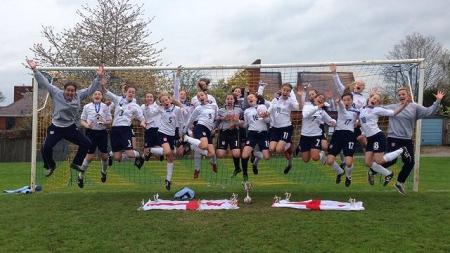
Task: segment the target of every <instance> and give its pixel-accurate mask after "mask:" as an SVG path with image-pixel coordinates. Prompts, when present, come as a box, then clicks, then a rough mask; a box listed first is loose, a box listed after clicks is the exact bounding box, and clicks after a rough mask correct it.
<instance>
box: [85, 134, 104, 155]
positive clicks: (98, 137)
mask: <svg viewBox="0 0 450 253" xmlns="http://www.w3.org/2000/svg"><path fill="white" fill-rule="evenodd" d="M86 137H88V138H89V140H90V141H91V145H90V146H89V148H88V154H94V153H95V150H96V149H97V148H98V150H99V151H100V152H101V153H108V132H107V131H106V130H92V129H86Z"/></svg>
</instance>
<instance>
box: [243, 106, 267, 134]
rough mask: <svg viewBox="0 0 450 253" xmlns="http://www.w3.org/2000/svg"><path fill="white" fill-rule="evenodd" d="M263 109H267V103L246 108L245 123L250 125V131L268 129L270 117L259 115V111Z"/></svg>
mask: <svg viewBox="0 0 450 253" xmlns="http://www.w3.org/2000/svg"><path fill="white" fill-rule="evenodd" d="M264 108H265V109H264ZM263 111H267V107H266V106H265V105H258V106H252V107H249V108H247V109H245V111H244V124H245V125H246V126H247V127H248V130H249V131H257V132H262V131H267V123H269V120H270V119H269V117H266V118H263V117H261V116H259V113H260V112H263Z"/></svg>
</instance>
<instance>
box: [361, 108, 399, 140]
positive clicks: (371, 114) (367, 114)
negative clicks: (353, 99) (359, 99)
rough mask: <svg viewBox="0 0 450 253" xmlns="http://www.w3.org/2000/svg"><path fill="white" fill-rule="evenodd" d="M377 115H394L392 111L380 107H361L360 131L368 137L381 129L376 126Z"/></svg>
mask: <svg viewBox="0 0 450 253" xmlns="http://www.w3.org/2000/svg"><path fill="white" fill-rule="evenodd" d="M379 116H388V117H391V116H394V111H393V110H389V109H384V108H382V107H371V106H365V107H364V108H362V109H361V113H360V114H359V121H360V122H361V131H362V133H363V134H364V135H365V136H366V137H370V136H373V135H375V134H377V133H379V132H381V129H380V128H379V127H378V117H379Z"/></svg>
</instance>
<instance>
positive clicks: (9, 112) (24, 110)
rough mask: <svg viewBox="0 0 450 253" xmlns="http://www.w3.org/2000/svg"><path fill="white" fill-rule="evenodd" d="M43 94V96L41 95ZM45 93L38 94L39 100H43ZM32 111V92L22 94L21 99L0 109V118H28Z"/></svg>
mask: <svg viewBox="0 0 450 253" xmlns="http://www.w3.org/2000/svg"><path fill="white" fill-rule="evenodd" d="M43 93H45V94H43ZM46 95H47V92H39V100H38V101H42V100H41V99H42V98H45V96H46ZM32 111H33V92H26V93H23V98H21V99H19V100H17V101H16V102H14V103H12V104H9V105H7V106H4V107H0V117H30V116H31V113H32Z"/></svg>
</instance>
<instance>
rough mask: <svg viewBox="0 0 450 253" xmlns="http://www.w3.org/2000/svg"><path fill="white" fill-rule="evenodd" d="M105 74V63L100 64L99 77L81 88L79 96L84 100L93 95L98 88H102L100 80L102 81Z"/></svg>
mask: <svg viewBox="0 0 450 253" xmlns="http://www.w3.org/2000/svg"><path fill="white" fill-rule="evenodd" d="M104 76H105V68H104V67H103V65H100V66H99V67H98V69H97V77H96V78H95V79H94V80H93V81H92V83H91V85H89V87H87V88H85V89H81V90H80V91H79V92H78V96H79V97H80V100H83V99H85V98H87V97H89V96H90V95H92V94H93V93H94V92H95V91H96V90H98V89H100V87H101V86H100V82H101V81H102V78H103V77H104Z"/></svg>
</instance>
